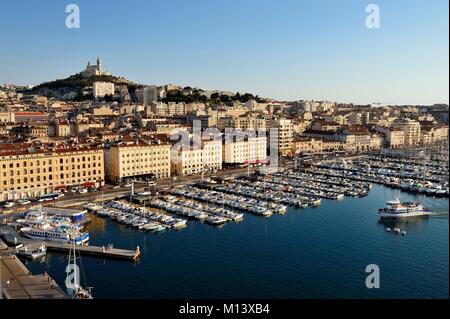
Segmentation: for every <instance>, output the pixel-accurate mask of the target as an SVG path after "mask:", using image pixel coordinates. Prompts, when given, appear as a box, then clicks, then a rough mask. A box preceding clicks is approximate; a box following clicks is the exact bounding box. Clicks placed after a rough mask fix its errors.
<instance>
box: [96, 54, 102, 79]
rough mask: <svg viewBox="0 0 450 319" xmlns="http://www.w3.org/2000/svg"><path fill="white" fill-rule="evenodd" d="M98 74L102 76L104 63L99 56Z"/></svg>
mask: <svg viewBox="0 0 450 319" xmlns="http://www.w3.org/2000/svg"><path fill="white" fill-rule="evenodd" d="M97 74H98V75H102V61H101V60H100V56H97Z"/></svg>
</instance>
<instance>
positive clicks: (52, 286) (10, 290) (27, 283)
mask: <svg viewBox="0 0 450 319" xmlns="http://www.w3.org/2000/svg"><path fill="white" fill-rule="evenodd" d="M0 275H1V278H0V281H1V285H0V288H1V290H2V291H1V293H2V294H3V296H4V297H5V298H6V299H65V298H67V295H66V294H65V293H64V291H63V290H62V289H61V288H60V287H59V286H58V284H57V283H56V282H55V281H54V280H53V279H52V278H51V277H49V276H48V275H32V274H31V273H30V272H29V271H28V269H27V268H26V267H25V265H24V264H23V263H22V262H21V261H20V260H19V258H17V257H16V256H0Z"/></svg>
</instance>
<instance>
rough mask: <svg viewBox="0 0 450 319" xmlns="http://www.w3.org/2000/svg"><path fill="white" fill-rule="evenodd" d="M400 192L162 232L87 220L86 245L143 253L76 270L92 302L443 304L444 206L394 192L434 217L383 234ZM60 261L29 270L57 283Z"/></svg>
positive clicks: (86, 262) (89, 261) (53, 258)
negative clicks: (369, 268)
mask: <svg viewBox="0 0 450 319" xmlns="http://www.w3.org/2000/svg"><path fill="white" fill-rule="evenodd" d="M398 194H399V191H395V190H391V189H389V188H385V187H383V186H378V185H374V186H373V189H372V191H371V192H370V194H369V196H367V197H364V198H346V199H345V200H343V201H329V200H323V201H322V205H321V206H320V207H318V208H307V209H302V210H299V209H294V208H290V209H289V210H288V212H287V213H286V214H285V215H284V216H281V215H274V216H273V217H270V218H262V217H258V216H253V215H250V214H246V215H245V218H244V220H243V221H242V222H240V223H229V224H227V225H225V226H224V227H223V228H214V227H211V226H208V225H205V224H201V223H199V222H196V221H192V222H188V227H187V228H185V229H183V230H181V231H166V232H164V233H160V234H153V233H145V232H141V231H135V230H133V229H130V228H127V227H126V226H123V225H119V224H117V223H114V222H110V221H107V220H104V219H101V218H97V217H95V216H94V217H93V222H92V223H91V224H90V225H89V227H88V231H89V232H91V243H92V244H97V245H106V244H108V243H110V242H113V243H114V244H115V245H116V246H117V247H120V248H130V249H134V248H135V247H136V246H137V245H139V246H140V248H141V251H142V256H141V259H140V261H139V263H137V264H133V263H130V262H123V261H111V260H106V261H103V260H99V259H96V258H88V257H83V258H82V262H83V268H84V270H85V272H86V279H87V283H88V285H89V286H93V287H94V291H93V292H94V296H95V297H96V298H448V253H449V246H448V244H449V238H448V236H449V235H448V234H449V224H448V204H449V201H448V199H436V198H432V197H424V196H422V195H419V196H415V195H411V194H408V193H401V196H400V198H401V199H402V200H413V199H417V200H420V201H422V202H423V203H425V204H426V205H427V206H428V207H429V208H431V209H432V210H433V211H435V212H437V214H436V215H435V216H431V217H430V218H428V219H419V220H415V221H408V222H404V223H402V224H398V225H397V226H399V227H400V228H401V229H402V230H406V231H407V234H406V236H401V235H396V234H394V233H388V232H386V231H385V228H386V225H384V224H382V223H380V222H379V219H378V216H377V212H376V211H377V209H378V208H379V207H381V206H383V205H384V202H385V201H386V200H390V199H393V198H395V197H396V196H398ZM389 226H390V227H393V225H389ZM65 258H66V257H65V256H62V255H56V254H50V255H49V256H47V257H46V260H45V261H44V262H41V263H38V262H33V263H28V265H29V267H30V270H31V271H33V272H35V273H42V272H43V271H44V270H47V272H48V273H49V274H50V275H51V276H53V277H54V278H55V279H56V280H57V282H58V283H59V284H60V285H63V284H64V268H65V263H66V261H65ZM368 264H377V265H379V267H380V272H381V276H380V277H381V288H380V289H367V288H366V287H365V277H366V273H365V267H366V265H368Z"/></svg>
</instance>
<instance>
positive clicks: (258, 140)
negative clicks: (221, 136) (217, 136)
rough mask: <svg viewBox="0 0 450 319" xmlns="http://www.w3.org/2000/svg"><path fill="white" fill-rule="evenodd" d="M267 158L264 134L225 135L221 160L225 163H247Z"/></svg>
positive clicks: (262, 160)
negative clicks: (234, 136)
mask: <svg viewBox="0 0 450 319" xmlns="http://www.w3.org/2000/svg"><path fill="white" fill-rule="evenodd" d="M266 160H267V138H266V136H260V137H258V136H242V138H239V136H236V138H232V137H230V138H227V137H225V143H224V146H223V162H224V163H227V164H247V163H258V162H265V161H266Z"/></svg>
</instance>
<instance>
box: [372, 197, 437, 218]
mask: <svg viewBox="0 0 450 319" xmlns="http://www.w3.org/2000/svg"><path fill="white" fill-rule="evenodd" d="M378 213H379V214H380V216H381V217H385V218H406V217H419V216H428V215H430V210H429V209H428V208H426V207H425V206H423V205H422V204H421V203H416V202H401V201H400V200H398V199H395V200H392V201H387V202H386V206H385V207H383V208H380V209H379V210H378Z"/></svg>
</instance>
